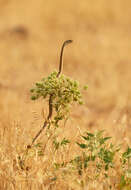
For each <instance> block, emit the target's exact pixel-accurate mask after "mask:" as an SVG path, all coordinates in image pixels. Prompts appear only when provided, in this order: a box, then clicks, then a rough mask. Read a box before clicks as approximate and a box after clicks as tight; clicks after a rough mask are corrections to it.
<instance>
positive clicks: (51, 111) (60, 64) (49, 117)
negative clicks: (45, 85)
mask: <svg viewBox="0 0 131 190" xmlns="http://www.w3.org/2000/svg"><path fill="white" fill-rule="evenodd" d="M69 43H72V40H67V41H65V42H64V43H63V45H62V48H61V53H60V62H59V71H58V74H57V77H59V76H60V74H61V72H62V63H63V50H64V47H65V46H66V45H68V44H69ZM52 101H53V94H51V95H50V97H49V114H48V117H47V119H46V120H45V122H44V124H43V127H42V128H41V129H40V130H39V132H38V133H37V134H36V136H35V137H34V138H33V140H32V144H31V146H32V145H33V144H34V142H35V141H36V139H37V138H38V137H39V135H40V134H41V133H42V131H43V130H44V128H45V127H46V126H47V124H48V123H49V122H50V119H51V117H52V113H53V106H52Z"/></svg>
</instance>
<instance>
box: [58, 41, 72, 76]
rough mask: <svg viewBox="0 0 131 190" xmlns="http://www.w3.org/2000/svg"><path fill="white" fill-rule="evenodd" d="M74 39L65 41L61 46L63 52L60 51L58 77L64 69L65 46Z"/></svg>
mask: <svg viewBox="0 0 131 190" xmlns="http://www.w3.org/2000/svg"><path fill="white" fill-rule="evenodd" d="M72 42H73V41H72V40H67V41H65V42H64V43H63V45H62V48H61V53H60V62H59V72H58V74H57V77H59V75H60V74H61V71H62V63H63V51H64V47H65V46H66V45H68V44H70V43H72Z"/></svg>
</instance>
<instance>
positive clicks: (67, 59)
mask: <svg viewBox="0 0 131 190" xmlns="http://www.w3.org/2000/svg"><path fill="white" fill-rule="evenodd" d="M130 6H131V2H130V1H129V0H127V1H122V0H110V1H108V2H107V1H104V0H99V1H97V0H94V1H92V0H83V1H81V2H80V1H76V0H70V1H60V0H55V1H51V0H49V1H43V0H38V1H37V2H36V1H32V0H29V1H26V0H23V1H17V0H12V1H11V2H10V1H8V0H6V1H5V0H1V1H0V23H1V24H0V110H1V113H0V189H2V190H7V189H8V190H13V189H15V190H16V189H19V190H20V189H21V190H26V189H32V190H37V189H44V190H46V189H54V190H55V189H57V190H59V189H60V190H61V189H63V190H64V189H70V190H73V189H75V190H77V189H80V187H79V185H76V186H75V184H74V183H73V180H72V179H73V177H74V176H71V177H69V178H66V180H63V179H62V177H61V172H60V171H59V172H58V174H57V175H58V176H59V181H58V182H56V183H55V182H52V181H50V179H51V177H52V172H53V171H52V168H51V165H52V160H53V159H54V155H53V152H52V149H51V141H50V140H49V142H48V146H47V147H46V150H45V156H44V157H42V158H39V157H38V156H37V155H35V156H33V157H30V158H29V159H27V161H26V166H28V167H29V168H25V169H23V170H22V169H21V168H20V167H19V160H18V155H21V154H23V152H24V151H25V147H26V145H27V144H29V143H30V142H31V139H32V138H33V137H34V135H35V134H36V132H37V131H38V129H39V128H40V126H41V125H42V123H43V118H44V117H45V115H46V114H47V108H46V106H45V105H44V104H42V102H41V101H38V102H35V103H34V102H32V101H31V100H30V94H29V89H30V88H31V87H32V84H33V83H34V82H35V81H37V80H40V79H41V78H42V77H43V76H46V75H47V74H49V73H50V72H51V71H52V70H54V69H56V68H58V60H59V51H60V46H61V44H62V42H63V41H64V40H67V39H72V40H73V41H74V43H73V44H72V45H71V46H70V47H68V48H67V49H66V51H65V56H64V73H65V74H66V75H68V76H71V77H72V78H75V79H77V80H79V81H80V83H82V84H88V86H89V89H88V94H86V95H85V96H84V98H85V101H86V104H85V106H84V107H83V108H82V107H76V109H73V110H72V117H73V120H72V121H69V122H68V123H67V126H66V127H64V126H63V125H62V126H61V129H60V131H58V134H59V136H60V138H62V135H64V136H66V137H67V138H69V139H71V140H72V142H73V141H74V142H75V141H76V139H77V138H78V135H79V133H80V131H79V129H80V130H81V131H85V130H86V129H88V130H90V131H94V130H95V129H106V133H107V134H108V135H110V136H112V137H113V141H114V142H115V143H117V144H119V143H120V142H124V144H126V143H128V144H131V130H130V128H131V102H130V99H131V85H130V81H131V54H130V49H131V45H130V40H131V35H130V31H131V26H130V22H131V20H130V18H131V13H130ZM43 112H44V114H45V115H44V116H43ZM63 131H64V134H63ZM39 141H42V142H43V143H46V141H47V139H46V136H45V134H43V135H42V136H41V137H40V139H39ZM32 154H34V153H32ZM75 154H77V150H76V149H74V145H73V143H71V145H70V147H69V151H68V150H64V151H63V152H59V154H58V155H55V159H58V160H59V159H65V160H68V159H69V158H70V157H71V156H73V155H75ZM61 155H63V157H64V158H61ZM49 171H50V173H49ZM49 176H50V177H49ZM101 184H102V183H101ZM96 187H97V188H98V187H99V189H102V188H103V187H100V183H99V184H96V186H94V187H91V188H90V189H93V188H94V189H95V188H96ZM86 189H89V188H88V187H85V190H86Z"/></svg>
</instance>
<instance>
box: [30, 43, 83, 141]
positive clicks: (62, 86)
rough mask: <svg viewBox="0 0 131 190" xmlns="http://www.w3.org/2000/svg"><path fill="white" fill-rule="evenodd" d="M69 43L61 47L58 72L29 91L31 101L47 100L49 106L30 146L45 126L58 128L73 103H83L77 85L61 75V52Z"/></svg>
mask: <svg viewBox="0 0 131 190" xmlns="http://www.w3.org/2000/svg"><path fill="white" fill-rule="evenodd" d="M71 42H72V40H67V41H65V42H64V43H63V45H62V48H61V54H60V63H59V71H58V72H56V71H54V72H52V73H51V74H50V75H49V76H48V77H45V78H43V79H42V80H41V81H40V82H37V83H36V84H35V87H34V88H32V89H31V94H32V96H31V99H32V100H36V99H38V98H41V97H42V98H43V99H46V100H48V105H49V114H48V116H47V118H46V120H45V122H44V124H43V127H42V128H41V129H40V131H39V132H38V133H37V134H36V136H35V137H34V138H33V141H32V145H33V144H34V142H35V141H36V139H37V138H38V137H39V135H40V134H41V133H42V131H43V130H44V128H45V127H46V126H47V125H48V127H50V125H54V126H55V127H58V123H59V121H61V120H63V119H66V118H67V117H68V114H69V111H70V107H71V105H72V103H73V102H77V103H79V104H82V103H83V102H82V96H81V93H80V90H79V83H78V82H77V81H75V80H72V79H70V78H69V77H67V76H65V75H63V74H61V71H62V57H63V50H64V47H65V46H66V45H67V44H69V43H71ZM52 116H53V118H52Z"/></svg>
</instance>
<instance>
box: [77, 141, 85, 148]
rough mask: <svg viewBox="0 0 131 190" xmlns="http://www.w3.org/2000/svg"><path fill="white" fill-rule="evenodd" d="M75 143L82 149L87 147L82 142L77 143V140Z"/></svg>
mask: <svg viewBox="0 0 131 190" xmlns="http://www.w3.org/2000/svg"><path fill="white" fill-rule="evenodd" d="M77 145H79V146H80V148H83V149H84V148H87V147H88V146H87V145H86V144H82V143H81V144H80V143H78V142H77Z"/></svg>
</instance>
